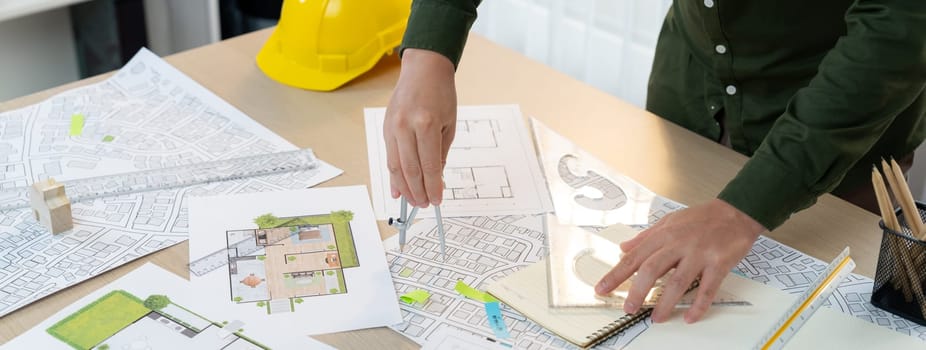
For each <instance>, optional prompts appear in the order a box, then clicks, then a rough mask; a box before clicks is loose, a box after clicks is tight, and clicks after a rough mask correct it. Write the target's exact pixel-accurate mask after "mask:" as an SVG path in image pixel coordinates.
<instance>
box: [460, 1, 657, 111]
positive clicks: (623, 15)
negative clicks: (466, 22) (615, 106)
mask: <svg viewBox="0 0 926 350" xmlns="http://www.w3.org/2000/svg"><path fill="white" fill-rule="evenodd" d="M671 3H672V1H671V0H485V1H483V2H482V5H481V6H480V7H479V19H478V20H476V23H475V24H474V25H473V31H474V32H476V33H479V34H482V35H484V36H486V37H488V38H490V39H492V40H493V41H495V42H497V43H500V44H502V45H504V46H507V47H510V48H512V49H515V50H518V51H520V52H521V53H523V54H525V55H526V56H528V57H530V58H533V59H535V60H538V61H540V62H543V63H546V64H548V65H550V66H552V67H553V68H556V69H558V70H560V71H562V72H565V73H566V74H569V75H571V76H573V77H575V78H576V79H579V80H582V81H585V82H587V83H589V84H591V85H593V86H595V87H597V88H599V89H601V90H604V91H607V92H609V93H611V94H614V95H616V96H618V97H620V98H622V99H624V100H626V101H629V102H631V103H633V104H635V105H637V106H640V107H642V106H643V105H644V103H645V101H646V82H647V80H648V79H649V71H650V67H652V64H653V53H654V51H655V47H656V38H657V37H658V35H659V28H660V27H661V26H662V20H663V18H664V17H665V14H666V11H668V9H669V5H670V4H671Z"/></svg>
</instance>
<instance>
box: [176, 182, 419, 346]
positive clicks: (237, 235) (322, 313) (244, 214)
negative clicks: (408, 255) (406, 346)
mask: <svg viewBox="0 0 926 350" xmlns="http://www.w3.org/2000/svg"><path fill="white" fill-rule="evenodd" d="M190 229H191V232H192V234H191V236H190V237H191V238H190V278H191V282H192V283H193V285H194V286H195V288H197V290H202V291H206V292H207V293H209V294H211V295H213V296H214V297H215V299H216V300H219V301H221V302H223V303H224V308H227V309H229V310H233V311H234V312H235V313H236V314H237V315H239V317H240V318H242V319H244V320H249V321H250V320H254V321H259V320H268V321H271V322H272V323H273V325H274V327H275V328H277V329H278V330H279V331H280V332H296V333H300V334H309V335H311V334H320V333H330V332H338V331H345V330H351V329H360V328H369V327H378V326H387V325H392V324H395V323H399V322H401V316H400V314H399V309H398V301H397V297H396V295H395V291H394V288H393V286H392V278H391V275H390V273H389V267H388V266H387V264H386V258H385V254H384V251H383V246H382V241H381V239H380V235H379V230H378V227H377V226H376V222H375V220H374V219H373V211H372V208H371V206H370V201H369V195H368V194H367V191H366V188H365V187H363V186H351V187H331V188H318V189H306V190H292V191H281V192H265V193H248V194H240V195H230V196H216V197H200V198H195V199H191V202H190Z"/></svg>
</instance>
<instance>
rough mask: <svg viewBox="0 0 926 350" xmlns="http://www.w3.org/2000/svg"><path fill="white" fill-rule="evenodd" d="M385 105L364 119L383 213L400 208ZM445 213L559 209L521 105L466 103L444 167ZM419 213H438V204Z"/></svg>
mask: <svg viewBox="0 0 926 350" xmlns="http://www.w3.org/2000/svg"><path fill="white" fill-rule="evenodd" d="M385 113H386V109H385V108H367V109H365V110H364V117H365V118H364V120H365V123H366V133H367V152H368V155H369V161H370V182H371V189H370V190H371V191H372V192H373V208H374V210H375V211H376V215H377V218H379V219H386V218H388V217H390V216H396V215H398V213H399V207H400V202H399V200H397V199H395V200H394V199H392V197H391V196H390V193H389V192H390V188H389V172H388V171H387V170H386V145H385V142H384V140H383V122H384V120H385V117H386V114H385ZM443 176H444V181H445V183H446V186H445V188H444V193H443V202H442V203H441V215H442V216H444V217H454V216H476V215H523V214H540V213H545V212H549V211H552V210H553V204H552V202H551V201H550V195H549V191H547V186H546V182H545V180H544V178H543V172H542V171H541V169H540V166H539V165H538V161H537V155H536V153H535V152H534V146H533V143H532V142H531V138H530V132H529V131H528V129H527V127H526V126H525V124H524V118H523V117H522V115H521V111H520V109H519V108H518V106H516V105H498V106H460V107H459V109H458V111H457V125H456V134H455V137H454V140H453V143H452V144H451V145H450V153H449V155H448V156H447V164H446V166H445V167H444V174H443ZM417 217H419V218H428V217H434V212H433V210H432V209H429V208H425V209H422V210H420V211H419V212H418V216H417Z"/></svg>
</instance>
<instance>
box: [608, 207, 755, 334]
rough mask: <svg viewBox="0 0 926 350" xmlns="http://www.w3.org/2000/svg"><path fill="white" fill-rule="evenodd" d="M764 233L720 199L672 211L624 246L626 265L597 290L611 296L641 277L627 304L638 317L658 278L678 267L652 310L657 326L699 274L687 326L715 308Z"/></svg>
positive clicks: (632, 289) (619, 267)
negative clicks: (720, 293)
mask: <svg viewBox="0 0 926 350" xmlns="http://www.w3.org/2000/svg"><path fill="white" fill-rule="evenodd" d="M764 231H765V228H764V227H762V225H761V224H759V223H758V222H756V221H755V220H753V219H752V218H751V217H749V216H748V215H746V214H744V213H743V212H741V211H739V209H736V208H734V207H733V206H731V205H730V204H728V203H727V202H724V201H722V200H720V199H713V200H711V201H709V202H707V203H703V204H700V205H696V206H693V207H690V208H688V209H684V210H681V211H678V212H675V213H672V214H670V215H668V216H666V217H664V218H662V220H660V221H659V222H657V223H656V224H655V225H653V227H651V228H649V229H647V230H645V231H643V232H641V233H639V234H638V235H637V236H636V237H634V238H633V239H631V240H629V241H626V242H623V243H621V249H622V250H623V251H624V255H623V256H622V257H621V261H620V262H619V263H618V264H617V265H615V266H614V268H613V269H611V271H610V272H608V273H607V274H606V275H605V276H604V277H602V278H601V281H599V282H598V285H596V286H595V292H596V293H598V294H602V295H604V294H607V293H609V292H611V291H612V290H613V289H614V288H616V287H617V286H619V285H621V283H623V282H624V281H625V280H627V279H628V278H630V277H631V276H634V273H636V276H634V277H633V283H632V285H631V287H630V291H629V292H628V295H627V299H626V300H625V301H624V311H625V312H627V313H636V312H637V311H639V309H640V305H642V303H643V300H644V298H645V297H646V294H647V293H648V292H649V290H650V289H651V288H652V287H653V285H654V284H655V282H656V280H657V279H659V278H660V277H662V276H663V275H665V274H666V272H668V271H669V270H670V269H672V268H673V267H674V268H675V271H674V272H673V273H672V274H671V275H670V276H668V277H667V279H666V282H665V289H664V293H663V294H662V296H660V298H659V300H658V301H657V305H656V307H655V309H654V310H653V315H652V317H653V322H657V323H659V322H664V321H666V320H667V319H668V318H669V316H670V315H671V313H672V310H673V309H674V308H675V304H676V303H678V301H679V300H680V299H681V297H682V296H683V295H684V294H685V291H687V290H688V288H689V287H690V286H691V283H692V282H693V281H694V280H695V278H697V277H698V275H700V276H701V282H700V286H699V287H698V289H697V296H696V298H695V301H694V304H693V305H692V306H691V308H690V309H688V311H687V312H686V313H685V322H688V323H693V322H697V321H698V320H699V319H701V317H702V316H704V313H706V312H707V310H708V308H710V306H711V303H712V302H713V301H714V296H715V295H716V293H717V289H719V288H720V283H721V282H722V281H723V279H724V277H726V276H727V273H729V272H730V270H731V269H733V267H734V266H736V264H737V263H738V262H739V261H740V260H742V259H743V257H745V256H746V253H748V252H749V249H750V248H751V247H752V245H753V243H754V242H755V240H756V239H757V238H758V237H759V234H761V233H762V232H764Z"/></svg>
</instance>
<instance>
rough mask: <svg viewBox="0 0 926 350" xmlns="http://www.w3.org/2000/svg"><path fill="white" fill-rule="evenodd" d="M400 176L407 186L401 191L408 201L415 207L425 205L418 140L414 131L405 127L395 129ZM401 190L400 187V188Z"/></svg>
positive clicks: (425, 196)
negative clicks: (405, 189)
mask: <svg viewBox="0 0 926 350" xmlns="http://www.w3.org/2000/svg"><path fill="white" fill-rule="evenodd" d="M396 139H397V140H399V141H397V142H396V144H397V146H398V147H397V148H398V151H399V152H398V153H399V164H400V169H401V176H402V177H403V178H404V180H405V184H406V186H407V188H408V190H407V191H402V194H403V195H405V196H406V199H408V202H409V203H410V204H411V205H413V206H416V207H421V206H426V205H427V203H428V194H427V192H426V191H425V189H424V178H423V174H422V170H421V163H420V160H418V142H417V140H416V137H415V133H414V132H412V131H411V130H407V129H399V130H396ZM400 190H401V189H400Z"/></svg>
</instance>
